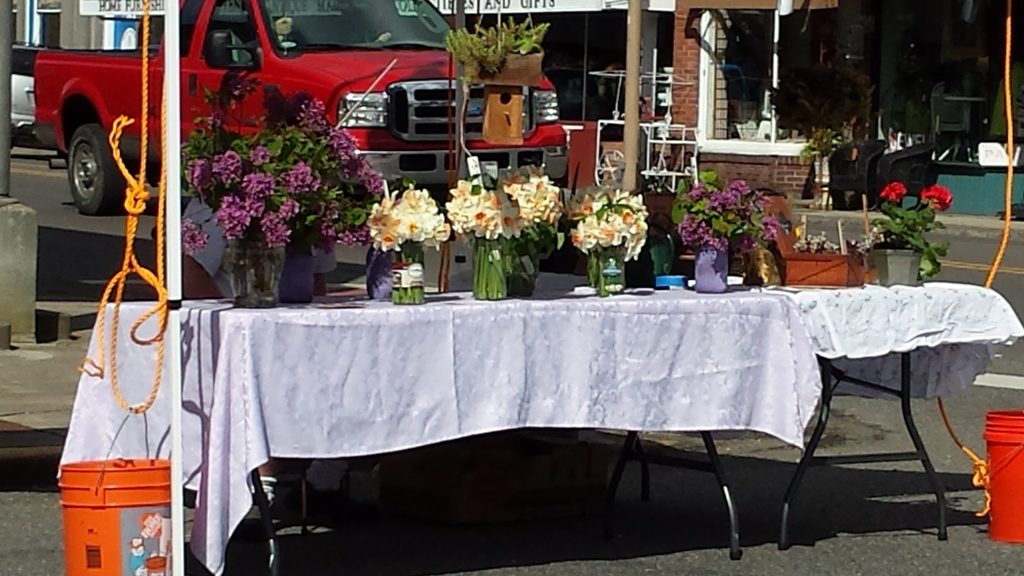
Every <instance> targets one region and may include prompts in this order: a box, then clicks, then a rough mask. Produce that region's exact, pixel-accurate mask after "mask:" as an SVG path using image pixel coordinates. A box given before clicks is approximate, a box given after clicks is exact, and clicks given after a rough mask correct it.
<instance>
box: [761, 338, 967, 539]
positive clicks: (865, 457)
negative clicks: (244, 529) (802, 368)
mask: <svg viewBox="0 0 1024 576" xmlns="http://www.w3.org/2000/svg"><path fill="white" fill-rule="evenodd" d="M818 365H819V366H820V368H821V385H822V394H821V409H820V411H819V413H818V423H817V425H816V426H815V427H814V432H813V433H812V434H811V440H810V442H808V444H807V448H805V449H804V454H803V456H802V457H801V458H800V463H799V464H798V465H797V467H796V471H795V472H794V473H793V478H792V479H791V480H790V482H789V487H788V488H787V489H786V495H785V497H784V498H783V501H782V523H781V527H780V530H779V549H780V550H786V549H788V548H789V547H790V545H791V543H790V538H789V512H790V507H791V506H792V503H793V500H794V499H795V498H796V495H797V492H798V491H799V490H800V484H801V483H802V482H803V479H804V475H805V474H806V473H807V469H808V468H810V467H811V466H820V465H837V464H871V463H877V462H920V463H921V465H922V466H923V467H924V471H925V474H926V475H927V476H928V481H929V483H930V484H931V487H932V491H933V492H934V493H935V501H936V504H937V506H938V513H939V530H938V536H939V540H946V538H947V532H946V495H945V490H944V488H943V487H942V482H941V480H939V476H938V475H937V474H936V473H935V467H933V466H932V462H931V460H930V459H929V458H928V451H927V450H926V449H925V446H924V442H922V441H921V435H920V433H918V431H917V425H916V424H914V414H913V411H912V410H911V405H910V376H911V366H910V352H903V353H901V354H900V389H899V390H898V391H897V390H893V389H891V388H886V387H884V386H881V385H879V384H876V383H873V382H867V381H865V380H861V379H859V378H854V377H852V376H850V375H848V374H846V373H845V372H843V371H842V370H839V369H837V368H836V367H835V366H833V365H832V362H831V360H829V359H827V358H822V357H818ZM843 382H847V383H849V384H853V385H856V386H860V387H863V388H867V389H870V390H874V391H876V392H879V393H882V394H886V395H888V396H896V397H898V398H899V399H900V408H901V409H902V412H903V423H904V425H905V426H906V428H907V434H908V435H909V436H910V440H911V441H912V442H913V443H914V451H913V452H889V453H879V454H858V455H848V456H815V455H814V452H815V450H817V448H818V444H819V443H820V442H821V436H822V434H823V433H824V432H825V426H826V425H827V424H828V417H829V413H830V412H831V408H832V398H833V396H834V395H835V391H836V388H837V387H838V386H839V384H841V383H843Z"/></svg>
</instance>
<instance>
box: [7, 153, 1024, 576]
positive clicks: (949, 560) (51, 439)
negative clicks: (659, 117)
mask: <svg viewBox="0 0 1024 576" xmlns="http://www.w3.org/2000/svg"><path fill="white" fill-rule="evenodd" d="M66 186H67V184H66V180H65V176H64V172H63V171H62V170H49V169H48V168H47V167H46V163H45V162H43V161H41V160H39V159H38V158H31V157H23V158H22V157H18V158H16V159H15V160H14V168H13V174H12V188H13V190H14V195H15V196H16V197H18V198H19V199H21V200H22V201H23V202H25V203H26V204H28V205H30V206H32V207H33V208H35V209H36V210H37V211H38V213H39V223H40V254H39V266H40V267H39V278H40V280H39V293H40V304H39V307H40V308H41V309H47V310H53V311H61V312H66V313H68V314H70V315H71V316H72V319H73V322H72V324H73V329H74V330H75V332H74V338H73V339H72V340H71V341H65V342H58V343H43V344H36V345H26V346H22V347H19V349H17V350H15V351H10V352H0V511H2V512H3V519H4V522H2V523H0V575H2V576H43V575H47V576H49V575H54V574H60V573H62V572H63V547H62V542H61V533H62V529H61V521H60V513H59V510H60V507H59V499H58V495H57V493H56V487H55V480H54V473H55V470H56V462H57V458H58V457H59V453H60V447H61V444H62V440H63V432H64V429H65V428H66V426H67V421H68V417H69V413H70V408H71V403H72V401H73V398H74V393H75V387H76V384H77V377H78V374H77V367H78V365H79V364H80V363H81V360H82V357H83V356H84V354H85V347H86V345H87V344H88V338H89V329H90V328H91V325H92V321H93V319H94V318H95V316H94V307H95V304H94V303H95V301H96V300H97V299H98V297H99V294H100V292H101V290H102V287H103V285H104V284H105V282H106V280H107V278H109V276H110V275H111V274H112V273H113V272H114V271H115V270H116V269H117V267H118V265H119V257H120V250H121V242H122V234H123V233H122V232H121V230H122V227H123V222H122V220H121V219H120V218H86V217H82V216H79V215H78V214H77V212H76V211H75V210H74V208H73V207H72V206H70V205H69V204H68V196H67V188H66ZM837 218H847V219H849V218H854V219H855V218H856V216H853V217H851V216H850V215H843V214H838V213H809V215H808V222H809V223H810V224H811V226H812V227H820V228H821V229H822V230H830V229H832V228H834V227H835V221H836V219H837ZM151 222H152V220H151V219H147V220H146V221H145V222H144V223H143V226H142V227H141V229H142V230H144V231H145V233H146V234H148V230H149V227H150V226H151ZM961 222H962V221H961V220H957V219H950V222H949V224H950V228H949V230H947V231H946V234H945V235H946V237H948V238H949V239H950V240H951V241H952V244H953V245H952V248H951V250H950V255H949V257H948V258H947V259H946V264H945V266H944V270H943V273H942V274H941V276H940V277H939V279H940V280H946V281H955V282H971V283H980V282H982V281H983V280H984V276H985V271H986V270H987V263H988V262H989V261H990V260H991V257H992V254H993V253H994V249H995V241H996V240H995V239H996V234H997V233H998V225H996V226H993V225H992V222H991V221H986V222H981V221H978V222H973V221H971V220H967V221H966V222H967V223H966V224H963V225H961ZM851 226H852V225H851ZM851 229H852V228H850V227H847V228H846V230H847V233H848V235H849V230H851ZM1018 230H1019V229H1018ZM148 245H149V241H148V239H144V240H142V241H141V243H140V246H141V247H142V248H141V249H142V250H143V252H145V251H146V250H147V249H148ZM1022 248H1024V246H1022V236H1021V235H1019V236H1017V237H1016V238H1015V239H1014V242H1013V244H1012V245H1011V247H1010V250H1009V251H1008V254H1007V259H1006V262H1005V266H1006V268H1005V269H1004V273H1003V274H1002V275H1000V277H999V279H998V281H997V283H996V286H995V287H996V289H997V290H999V291H1000V292H1002V293H1003V294H1004V296H1006V297H1007V299H1008V300H1009V301H1010V302H1011V304H1012V305H1013V306H1014V308H1015V310H1017V311H1018V314H1020V313H1021V311H1022V309H1024V249H1022ZM339 256H340V257H341V259H342V261H343V263H346V265H343V266H342V267H341V269H340V270H339V271H338V272H337V273H336V274H335V275H334V276H333V277H332V279H331V280H332V282H334V283H335V284H344V283H347V282H351V281H354V280H357V279H358V275H359V270H360V268H361V266H360V262H361V258H362V254H359V253H357V252H351V253H340V254H339ZM992 372H994V373H997V374H1005V375H1010V376H1009V377H1005V378H1001V377H986V378H985V379H984V382H982V383H983V384H986V385H982V386H976V387H974V388H973V389H971V390H970V391H968V392H966V393H964V394H961V395H959V396H957V397H956V398H953V399H950V401H949V402H948V404H947V407H948V409H949V412H950V417H951V421H952V423H953V425H954V427H955V428H956V430H957V432H958V433H959V434H960V435H961V437H962V438H963V439H964V440H965V442H966V443H967V444H968V445H969V446H971V447H973V448H974V449H975V450H976V451H979V452H981V453H982V454H983V453H984V443H983V441H982V438H981V432H982V426H983V421H984V414H985V413H986V412H987V411H989V410H993V409H1010V408H1024V390H1022V388H1024V386H1022V384H1021V383H1022V382H1024V380H1022V379H1020V378H1017V377H1016V376H1022V375H1024V353H1022V352H1021V349H1020V347H1016V348H1009V349H1006V350H1004V351H1003V353H1002V355H1001V357H999V358H997V359H996V361H995V363H994V365H993V369H992ZM914 409H915V412H916V414H917V421H918V425H919V426H920V428H921V434H922V436H923V438H924V442H925V444H926V445H927V446H928V448H929V450H930V451H931V454H932V458H933V461H934V462H935V465H936V467H937V469H938V470H939V472H940V473H941V474H942V478H943V482H944V484H945V485H946V487H947V488H948V489H949V491H950V492H949V494H948V497H949V514H950V524H951V528H950V538H949V541H948V542H938V541H937V539H936V538H935V527H936V511H935V505H934V499H933V498H932V497H931V496H930V495H929V492H928V486H927V482H926V480H925V477H924V475H923V473H922V472H921V471H920V469H919V467H916V466H913V465H909V464H879V465H871V466H855V467H849V466H847V467H841V468H817V469H813V470H811V471H810V472H809V474H808V477H807V480H806V483H805V489H804V491H803V493H802V494H801V497H800V499H799V500H798V502H797V503H796V505H795V508H794V511H793V516H792V518H793V531H794V535H795V538H796V541H797V546H795V547H794V548H793V549H791V550H789V551H787V552H780V551H778V550H777V547H776V545H775V543H776V542H777V536H778V521H779V506H780V502H781V497H782V494H783V492H784V490H785V487H786V483H787V482H788V480H789V477H790V475H791V474H792V472H793V469H794V465H795V462H796V460H797V458H798V457H799V452H798V451H797V450H795V449H793V448H791V447H787V446H784V445H782V444H780V443H779V442H777V441H775V440H773V439H770V438H767V437H764V436H760V435H750V434H743V435H737V436H735V437H731V438H723V439H721V440H720V449H721V451H722V453H723V457H724V461H725V465H726V467H727V471H728V473H729V474H730V476H731V478H732V480H733V484H734V486H733V493H734V495H735V498H736V500H737V502H738V506H739V510H740V514H741V530H742V540H743V545H744V547H745V555H744V558H743V560H742V561H739V562H732V561H730V560H729V559H728V554H727V544H728V540H727V537H726V522H725V517H724V507H723V506H722V504H721V496H720V493H718V492H717V491H716V488H715V483H714V480H713V478H712V477H710V476H709V475H707V474H702V473H698V472H688V471H680V470H675V469H668V468H662V467H657V466H655V467H653V468H652V497H653V498H652V502H650V503H643V502H641V501H640V499H639V497H638V491H639V490H638V486H637V485H638V477H639V473H638V470H637V469H636V468H637V467H636V466H630V468H629V470H628V472H627V475H626V478H625V481H624V484H623V486H622V488H621V490H620V504H619V506H618V507H617V509H616V519H617V522H616V530H615V537H614V538H613V539H612V540H610V541H607V540H605V539H603V538H602V534H601V519H600V518H599V517H593V516H592V517H586V518H578V519H566V520H556V521H543V522H526V523H516V524H508V525H496V526H486V527H473V528H459V527H451V526H438V525H433V524H427V523H418V522H410V521H406V520H402V519H398V518H393V517H390V516H381V517H379V518H376V519H372V520H367V519H359V520H356V519H352V520H350V521H348V522H346V523H345V524H343V525H342V526H340V527H339V528H338V529H337V530H334V531H318V532H317V533H316V534H313V535H310V536H302V537H300V536H298V535H297V534H295V532H294V531H292V532H290V533H289V535H287V536H285V537H284V538H283V568H284V570H283V572H282V574H285V575H290V574H348V575H363V574H367V575H383V576H390V575H395V576H398V575H410V576H412V575H416V576H419V575H428V574H430V575H433V574H478V575H479V574H494V575H509V576H511V575H513V574H515V575H528V576H539V575H549V574H550V575H552V576H555V575H557V576H563V575H568V576H573V575H589V574H594V575H616V576H617V575H622V576H634V575H641V574H687V575H695V576H698V575H700V576H702V575H727V574H755V575H766V576H769V575H776V574H779V575H781V574H791V575H800V576H802V575H807V576H812V575H815V576H817V575H819V574H837V575H861V574H864V575H867V574H871V575H876V574H881V575H885V574H900V575H901V576H903V575H914V574H922V575H925V574H927V575H945V574H958V573H964V572H968V571H970V572H974V573H979V574H986V575H1002V574H1006V575H1011V574H1013V575H1017V574H1020V573H1021V566H1024V547H1021V546H1014V545H1009V544H1001V543H994V542H991V541H990V540H989V539H988V537H987V533H986V522H985V520H984V519H979V518H976V517H975V516H974V514H973V512H974V511H975V510H976V509H977V508H978V506H979V505H980V503H981V499H982V496H981V493H980V492H979V491H977V490H974V489H972V488H971V482H970V473H971V465H970V462H969V461H968V460H967V459H966V458H965V457H964V456H963V454H962V453H961V452H960V451H959V449H958V448H957V447H956V445H954V444H953V442H952V441H951V440H950V439H949V436H948V434H947V433H946V431H945V429H944V428H943V426H942V423H941V420H940V419H939V417H938V415H937V412H936V407H935V404H934V403H933V402H930V401H915V402H914ZM648 438H649V440H650V441H652V442H656V443H660V444H661V445H663V446H664V448H663V449H665V450H680V449H688V450H689V449H693V450H698V449H699V439H698V438H694V437H690V436H679V435H652V436H650V437H648ZM822 447H823V452H824V453H826V454H848V453H857V452H863V451H888V450H894V449H895V450H906V449H909V448H910V443H909V441H908V440H907V438H906V433H905V432H904V430H903V427H902V422H901V419H900V411H899V405H898V404H897V403H893V402H887V401H879V400H866V399H859V398H848V397H844V398H841V399H838V400H837V401H836V402H835V404H834V414H833V420H832V424H831V426H830V429H829V431H828V433H827V434H826V436H825V439H824V441H823V442H822ZM256 532H258V530H255V529H254V526H250V525H246V526H245V527H244V529H243V530H242V531H241V533H240V534H239V535H238V536H237V537H236V538H235V539H234V541H233V543H232V548H231V556H230V563H229V569H228V574H229V575H230V576H236V575H237V576H242V575H246V576H248V575H250V574H261V573H264V572H263V565H262V562H263V559H264V558H263V553H264V549H263V546H262V545H261V544H259V543H258V542H256V541H255V540H256V539H255V538H254V537H253V534H254V533H256ZM189 573H191V574H197V575H198V574H203V571H201V570H200V569H199V568H198V567H197V566H195V564H194V563H190V566H189Z"/></svg>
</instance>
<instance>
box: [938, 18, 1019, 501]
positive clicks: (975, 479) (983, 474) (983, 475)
mask: <svg viewBox="0 0 1024 576" xmlns="http://www.w3.org/2000/svg"><path fill="white" fill-rule="evenodd" d="M1012 61H1013V0H1006V49H1005V51H1004V53H1003V104H1004V107H1005V108H1006V158H1007V161H1006V185H1005V188H1004V189H1003V196H1004V213H1003V233H1002V236H1001V237H1000V238H999V248H998V249H997V250H996V255H995V258H994V259H993V260H992V267H991V268H989V271H988V276H987V277H986V278H985V287H986V288H991V287H992V285H993V284H994V283H995V281H996V275H997V274H998V273H999V267H1000V266H1002V264H1003V257H1004V256H1005V255H1006V247H1007V245H1009V243H1010V231H1011V226H1010V223H1011V222H1012V221H1013V176H1014V173H1013V169H1014V158H1015V156H1016V154H1015V152H1016V150H1015V148H1016V146H1015V144H1016V142H1015V141H1014V128H1015V127H1014V125H1013V121H1014V118H1013V106H1014V101H1013V67H1012ZM938 401H939V414H941V415H942V422H943V424H945V425H946V431H947V432H949V436H950V438H952V439H953V442H954V443H956V445H957V446H958V447H959V448H960V451H961V452H963V453H964V454H966V455H967V457H968V458H970V460H971V464H972V466H973V468H974V475H973V476H972V477H971V483H972V484H973V485H974V487H975V488H982V489H984V490H985V504H984V506H983V507H982V509H981V510H979V511H978V512H977V513H976V514H975V515H976V516H979V517H981V516H987V515H988V512H989V508H990V507H991V504H992V494H991V493H990V486H991V482H992V476H994V475H995V473H996V472H998V470H992V469H991V468H990V463H989V462H988V461H986V460H983V459H981V458H980V457H979V456H978V455H977V454H975V453H974V451H973V450H971V449H970V448H968V447H967V446H965V445H964V443H963V442H961V441H960V438H959V437H958V436H957V435H956V432H954V431H953V426H952V424H950V423H949V417H948V416H947V415H946V406H945V404H943V402H942V398H939V399H938Z"/></svg>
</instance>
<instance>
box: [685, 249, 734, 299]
mask: <svg viewBox="0 0 1024 576" xmlns="http://www.w3.org/2000/svg"><path fill="white" fill-rule="evenodd" d="M693 276H694V280H695V282H694V285H693V289H694V290H696V291H697V292H700V293H701V294H722V293H723V292H725V291H726V289H727V288H728V287H729V251H728V250H717V249H715V248H710V247H708V246H702V247H701V248H700V250H698V251H697V260H696V262H695V264H694V274H693Z"/></svg>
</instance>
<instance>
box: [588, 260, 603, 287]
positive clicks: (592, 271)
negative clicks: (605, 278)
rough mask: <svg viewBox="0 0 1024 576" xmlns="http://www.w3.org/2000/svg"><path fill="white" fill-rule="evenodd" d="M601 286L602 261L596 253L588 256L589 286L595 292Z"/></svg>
mask: <svg viewBox="0 0 1024 576" xmlns="http://www.w3.org/2000/svg"><path fill="white" fill-rule="evenodd" d="M600 285H601V259H600V258H599V257H598V253H597V251H596V250H595V251H594V252H592V253H590V254H588V255H587V286H590V287H591V288H593V289H594V290H597V287H598V286H600Z"/></svg>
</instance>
